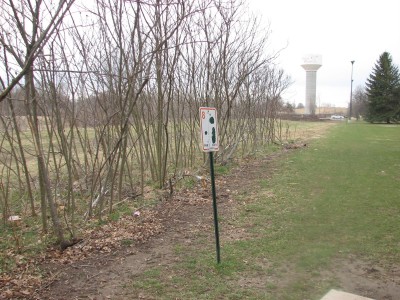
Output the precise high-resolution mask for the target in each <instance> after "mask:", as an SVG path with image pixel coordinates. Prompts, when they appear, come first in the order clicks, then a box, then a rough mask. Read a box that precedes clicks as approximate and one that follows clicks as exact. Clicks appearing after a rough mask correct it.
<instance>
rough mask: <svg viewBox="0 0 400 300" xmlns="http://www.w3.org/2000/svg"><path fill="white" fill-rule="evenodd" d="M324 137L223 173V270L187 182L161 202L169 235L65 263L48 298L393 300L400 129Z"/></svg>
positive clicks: (202, 201) (362, 127)
mask: <svg viewBox="0 0 400 300" xmlns="http://www.w3.org/2000/svg"><path fill="white" fill-rule="evenodd" d="M326 130H327V131H326V133H325V134H324V135H323V136H322V131H319V138H318V139H313V140H310V141H309V142H308V143H307V145H308V146H307V147H300V148H298V149H290V150H283V151H281V152H275V153H273V154H271V153H270V154H268V155H264V156H262V155H260V157H258V158H256V159H250V160H248V161H247V162H244V163H242V164H239V165H233V166H231V167H230V171H229V174H228V175H221V173H220V175H219V176H218V178H217V193H218V195H219V208H220V230H221V243H222V252H221V254H222V263H221V265H216V264H215V248H214V247H215V246H214V239H213V229H212V212H211V207H210V205H211V203H210V201H209V199H208V198H209V191H208V190H207V189H208V187H207V188H204V187H201V186H194V187H192V188H190V189H189V190H186V191H185V190H183V191H181V192H179V193H177V194H176V195H175V196H174V197H173V198H171V199H170V201H168V202H166V203H164V208H165V209H163V214H164V217H165V218H164V224H165V225H166V227H165V228H166V229H165V231H164V233H161V234H160V235H159V236H157V237H156V238H154V239H153V240H151V241H150V242H148V243H145V244H141V245H131V246H129V247H127V248H123V249H122V250H120V251H118V252H115V253H114V254H112V255H109V256H106V257H104V256H99V257H96V258H92V260H89V261H87V262H86V263H82V262H80V263H77V264H75V265H72V266H71V267H70V268H69V271H68V269H66V270H65V271H64V272H61V273H62V274H60V277H59V278H58V279H57V281H56V282H54V283H53V284H52V285H51V286H50V289H49V290H48V291H47V292H46V293H45V294H43V295H44V296H45V297H47V298H49V299H55V298H54V295H60V293H61V294H62V293H63V292H66V290H65V289H66V288H68V289H70V290H71V287H72V290H73V291H74V292H73V293H72V294H71V295H73V296H74V295H75V296H77V297H79V296H80V297H96V298H97V297H100V298H101V297H103V298H106V297H111V298H113V299H133V298H139V299H320V298H321V297H322V296H323V295H324V294H325V293H326V292H327V291H328V290H330V289H331V288H336V289H343V290H345V291H347V292H351V293H355V294H359V295H362V296H366V297H371V298H374V299H398V296H399V295H400V272H399V271H400V265H399V263H398V262H399V258H400V257H399V255H400V254H399V251H398V247H399V242H400V232H399V231H398V228H399V225H400V222H399V218H398V215H399V213H400V203H399V201H398V195H399V194H400V185H399V180H400V178H399V173H398V168H399V166H400V156H399V152H400V127H399V126H386V125H370V124H365V123H351V124H336V125H334V126H331V127H329V128H326ZM315 135H316V133H315ZM315 135H314V136H315ZM225 172H226V170H224V172H223V173H225ZM166 211H168V213H165V212H166ZM105 262H106V263H105ZM84 265H87V266H88V267H82V266H84ZM89 266H91V267H89ZM72 267H73V268H72ZM93 272H95V275H96V276H95V277H93V276H92V275H93ZM74 278H75V280H74ZM85 278H86V279H85ZM88 278H90V279H88ZM65 280H68V281H69V283H70V285H68V286H66V285H65ZM100 282H102V286H103V288H102V289H99V288H98V287H99V286H100ZM52 295H53V296H52Z"/></svg>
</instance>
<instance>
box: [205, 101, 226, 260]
mask: <svg viewBox="0 0 400 300" xmlns="http://www.w3.org/2000/svg"><path fill="white" fill-rule="evenodd" d="M200 129H201V142H202V148H203V151H204V152H208V153H209V159H210V177H211V190H212V198H213V211H214V230H215V244H216V249H217V263H218V264H219V263H220V262H221V255H220V246H219V229H218V210H217V193H216V191H215V176H214V156H213V153H214V151H218V149H219V143H218V127H217V110H216V109H215V108H214V107H200Z"/></svg>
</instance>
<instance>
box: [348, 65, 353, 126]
mask: <svg viewBox="0 0 400 300" xmlns="http://www.w3.org/2000/svg"><path fill="white" fill-rule="evenodd" d="M353 65H354V60H352V61H351V83H350V112H349V122H351V113H352V100H353Z"/></svg>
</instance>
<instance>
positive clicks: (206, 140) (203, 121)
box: [200, 107, 219, 152]
mask: <svg viewBox="0 0 400 300" xmlns="http://www.w3.org/2000/svg"><path fill="white" fill-rule="evenodd" d="M200 128H201V129H200V130H201V142H202V148H203V151H204V152H214V151H218V149H219V143H218V126H217V110H216V109H215V108H214V107H200Z"/></svg>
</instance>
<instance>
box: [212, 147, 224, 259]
mask: <svg viewBox="0 0 400 300" xmlns="http://www.w3.org/2000/svg"><path fill="white" fill-rule="evenodd" d="M209 153H210V175H211V189H212V197H213V208H214V229H215V243H216V247H217V263H218V264H219V263H220V262H221V255H220V247H219V230H218V211H217V193H216V192H215V177H214V158H213V152H212V151H211V152H209Z"/></svg>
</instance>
